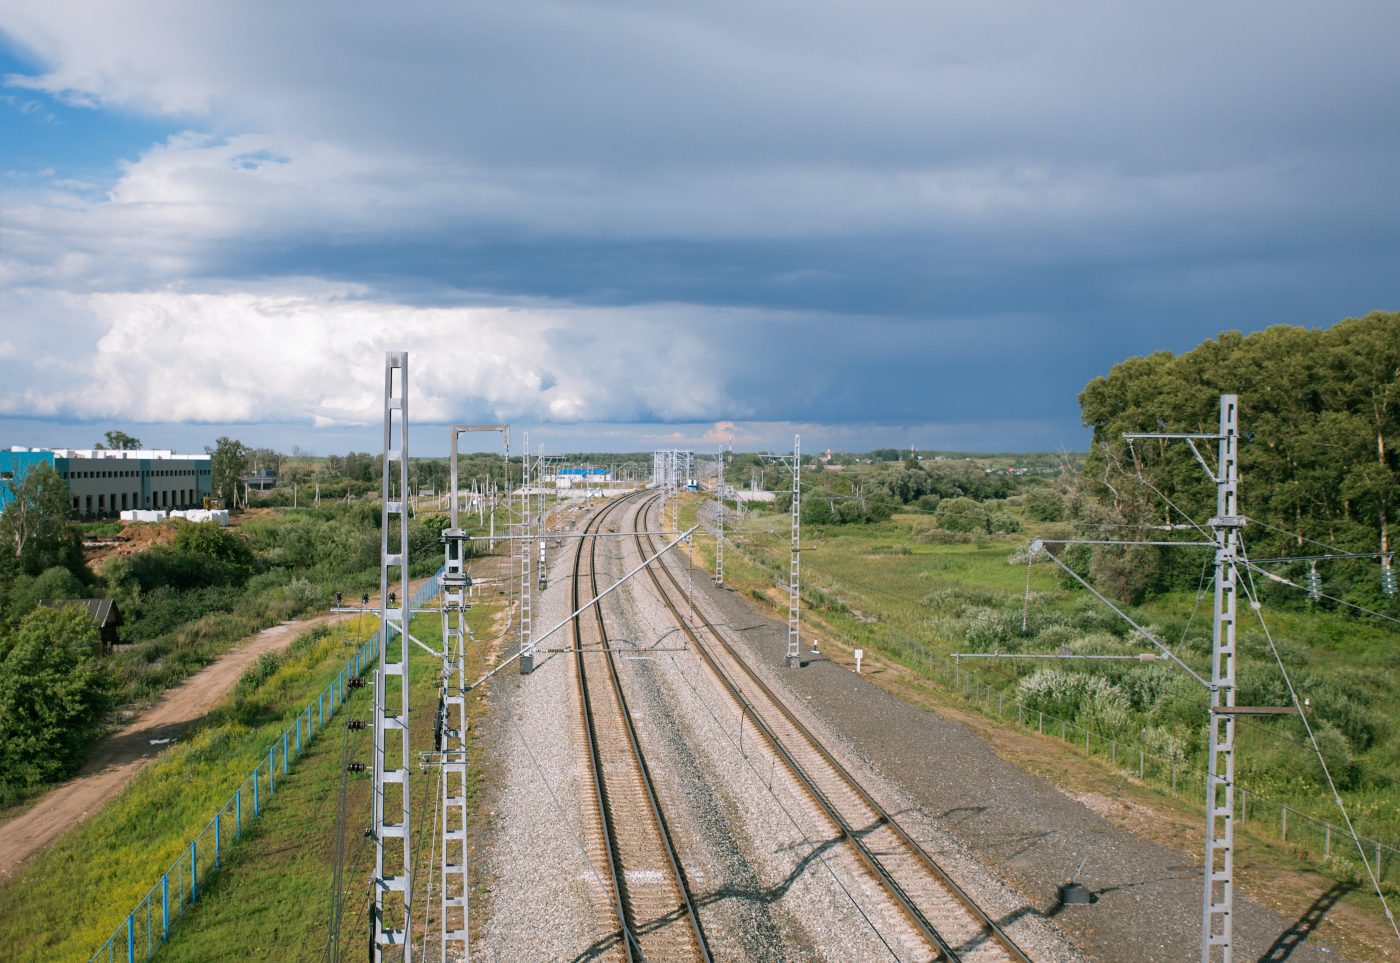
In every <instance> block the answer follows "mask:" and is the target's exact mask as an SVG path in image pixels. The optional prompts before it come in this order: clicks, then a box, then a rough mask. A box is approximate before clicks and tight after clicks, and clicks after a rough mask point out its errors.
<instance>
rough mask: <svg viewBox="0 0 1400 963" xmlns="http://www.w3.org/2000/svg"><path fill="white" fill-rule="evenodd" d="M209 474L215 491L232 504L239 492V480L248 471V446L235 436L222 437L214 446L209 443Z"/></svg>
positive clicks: (228, 503)
mask: <svg viewBox="0 0 1400 963" xmlns="http://www.w3.org/2000/svg"><path fill="white" fill-rule="evenodd" d="M204 450H205V451H206V452H207V453H208V454H209V476H210V483H211V485H212V487H213V490H214V492H215V493H216V494H217V495H218V496H219V497H220V498H222V499H223V500H224V504H225V505H232V504H233V500H234V497H235V496H236V495H237V494H238V480H239V479H240V478H242V477H243V476H244V475H246V474H247V473H248V447H247V446H246V445H244V444H243V442H241V441H238V440H237V439H235V438H220V439H219V440H218V441H216V442H215V443H214V447H213V448H210V447H208V446H207V445H206V446H205V448H204Z"/></svg>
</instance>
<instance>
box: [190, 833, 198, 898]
mask: <svg viewBox="0 0 1400 963" xmlns="http://www.w3.org/2000/svg"><path fill="white" fill-rule="evenodd" d="M198 846H199V840H194V841H192V842H191V843H190V902H191V903H197V902H198V901H199V863H198V858H199V857H198V853H199V850H198Z"/></svg>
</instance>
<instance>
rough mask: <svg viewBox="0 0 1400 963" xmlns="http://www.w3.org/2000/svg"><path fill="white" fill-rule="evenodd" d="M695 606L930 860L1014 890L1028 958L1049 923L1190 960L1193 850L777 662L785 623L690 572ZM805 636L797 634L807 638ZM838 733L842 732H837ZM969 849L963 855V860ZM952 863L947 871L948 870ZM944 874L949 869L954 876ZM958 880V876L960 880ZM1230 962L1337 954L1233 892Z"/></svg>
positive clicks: (971, 739) (1195, 927)
mask: <svg viewBox="0 0 1400 963" xmlns="http://www.w3.org/2000/svg"><path fill="white" fill-rule="evenodd" d="M694 584H695V585H696V586H697V588H700V589H701V591H700V594H699V604H702V605H704V606H705V608H706V609H707V611H710V612H711V614H712V617H713V618H715V620H716V621H723V622H725V623H727V624H728V625H730V626H733V627H734V629H735V630H736V631H735V632H734V637H735V638H737V639H740V640H742V644H743V645H744V646H746V648H747V650H748V651H749V652H750V653H751V654H752V656H753V658H754V663H755V664H756V665H761V666H763V667H765V669H766V672H767V677H768V678H770V679H775V680H777V681H779V682H780V683H781V684H783V685H784V686H786V687H787V689H788V690H789V691H791V692H792V693H793V695H794V697H795V699H794V701H795V702H796V703H797V704H800V705H805V706H806V708H807V709H808V713H809V715H811V716H813V717H815V718H817V719H819V720H821V721H822V722H823V723H825V724H827V728H828V732H829V733H832V734H833V735H832V738H837V739H838V741H839V742H842V743H844V744H846V745H847V746H848V748H849V751H850V754H852V755H854V756H855V757H858V758H859V759H862V760H866V761H868V763H869V766H870V767H871V769H872V770H874V771H875V772H876V773H878V774H879V775H878V777H875V778H873V779H872V781H871V782H870V783H869V784H868V786H867V787H868V788H869V789H870V790H871V791H872V792H873V793H874V794H875V795H876V796H877V797H878V798H880V799H881V800H882V802H883V803H884V804H885V805H886V807H887V808H889V809H891V811H894V812H897V813H898V814H899V818H900V820H901V822H903V823H905V824H906V826H907V827H908V828H910V829H911V830H912V829H913V828H914V827H915V826H918V827H920V831H921V832H928V833H930V834H931V837H930V838H936V839H941V840H943V843H942V845H941V846H940V844H938V843H935V844H934V846H936V847H939V848H930V852H931V853H933V855H934V857H935V859H938V860H940V862H945V861H946V860H948V859H949V858H957V857H956V851H961V850H964V849H965V850H969V851H970V852H971V853H972V854H973V855H974V856H975V859H976V860H980V862H981V863H984V864H986V866H988V867H991V868H992V869H993V870H994V871H995V872H996V874H997V875H998V876H999V877H1000V878H1002V879H1004V880H1006V881H1007V882H1008V883H1009V884H1010V885H1011V886H1013V887H1014V888H1015V890H1016V891H1017V892H1018V893H1019V894H1021V895H1020V897H1019V899H1017V900H1014V901H1013V902H1015V903H1017V905H1014V906H1013V905H1010V904H1006V903H1002V904H998V903H985V904H984V905H988V906H997V909H998V912H999V913H1000V914H1001V915H1000V916H999V920H1000V921H1001V922H1003V925H1009V926H1010V927H1011V928H1010V932H1012V934H1013V936H1015V937H1016V938H1017V940H1018V942H1021V943H1022V946H1023V948H1024V949H1026V950H1027V952H1028V953H1029V954H1030V955H1031V956H1032V957H1033V958H1035V959H1046V960H1059V959H1061V957H1059V956H1057V955H1042V954H1040V953H1036V952H1033V951H1032V948H1031V946H1029V945H1027V943H1026V942H1025V941H1024V940H1023V938H1022V936H1021V935H1020V934H1019V932H1018V931H1017V929H1016V928H1015V926H1016V925H1017V924H1018V923H1020V922H1022V921H1024V920H1028V919H1053V921H1054V923H1055V925H1056V927H1058V928H1059V929H1060V930H1061V931H1062V932H1063V933H1065V934H1066V935H1067V936H1068V937H1069V939H1070V940H1071V941H1073V942H1074V943H1075V944H1076V945H1077V946H1079V947H1080V948H1081V949H1082V950H1083V951H1084V952H1085V953H1086V954H1087V955H1088V956H1089V957H1090V958H1091V959H1094V960H1100V961H1104V963H1120V961H1121V963H1168V961H1171V963H1177V961H1182V960H1193V959H1198V958H1199V955H1200V912H1201V872H1200V863H1199V857H1196V858H1192V857H1191V856H1188V855H1186V854H1184V853H1181V852H1178V851H1176V850H1173V849H1168V848H1166V847H1163V846H1158V845H1155V844H1152V843H1149V842H1145V841H1143V840H1142V839H1139V838H1138V837H1136V836H1134V835H1133V834H1131V833H1130V832H1128V831H1126V830H1123V829H1120V828H1118V827H1116V826H1114V825H1113V824H1112V823H1110V822H1108V821H1107V820H1106V819H1104V818H1102V817H1101V816H1099V815H1097V814H1096V813H1094V812H1093V811H1091V810H1090V809H1089V808H1087V807H1086V806H1085V805H1083V804H1082V803H1081V802H1079V801H1077V800H1075V799H1072V798H1070V797H1069V796H1067V795H1065V794H1064V793H1062V792H1060V791H1059V790H1058V789H1056V788H1055V787H1053V786H1051V785H1049V784H1048V783H1046V782H1044V781H1043V780H1041V779H1039V778H1037V777H1034V776H1031V775H1028V774H1027V773H1025V772H1023V771H1021V770H1020V769H1018V768H1017V767H1015V766H1014V765H1011V764H1010V763H1007V762H1005V761H1003V760H1001V759H1000V758H998V757H997V755H996V753H995V752H994V751H993V750H992V748H991V747H990V746H989V745H988V744H987V743H986V742H985V741H984V740H983V739H982V738H981V737H980V736H978V735H977V734H976V733H975V732H973V731H972V730H971V729H969V728H968V727H967V726H965V725H963V724H961V723H958V722H953V721H950V720H947V719H943V718H941V717H940V716H938V715H936V714H934V713H931V712H927V711H924V710H922V709H919V708H916V707H914V706H912V705H910V704H909V703H907V702H904V701H903V700H900V699H897V698H895V697H894V696H892V695H890V694H889V693H887V692H885V691H884V690H883V689H881V688H880V687H879V686H876V685H874V684H873V683H871V682H869V681H867V680H865V679H862V678H860V677H859V676H857V675H855V674H854V673H853V672H852V671H850V670H849V669H847V668H845V667H844V666H841V665H838V664H835V663H833V662H829V661H826V660H825V659H823V658H821V657H811V656H810V654H809V652H808V650H807V649H806V648H805V647H804V655H805V656H808V658H809V661H808V663H807V664H806V665H805V666H804V667H803V668H802V669H801V670H799V671H796V672H794V671H791V670H788V669H786V668H785V667H784V666H783V662H784V657H785V655H786V652H787V624H786V622H785V621H782V622H780V621H778V620H776V619H772V618H769V617H767V616H765V615H762V614H759V613H757V612H756V611H755V610H754V608H753V607H752V606H751V605H750V604H749V603H748V602H747V601H746V600H745V599H744V598H742V597H740V596H738V595H737V594H735V593H733V592H729V591H725V590H722V589H715V588H714V587H713V585H712V583H711V579H710V576H709V574H708V573H705V572H701V571H699V570H697V573H696V576H695V582H694ZM804 638H805V637H804ZM834 733H840V736H839V737H836V736H835V735H834ZM1084 856H1088V857H1089V862H1088V865H1086V867H1085V869H1084V873H1083V875H1082V877H1081V882H1083V883H1085V884H1086V885H1087V886H1088V887H1089V888H1090V889H1091V890H1092V891H1093V892H1094V893H1095V895H1096V897H1097V902H1096V903H1094V904H1093V905H1090V906H1068V907H1064V906H1060V905H1059V903H1058V900H1057V898H1056V896H1057V887H1058V885H1059V884H1060V883H1063V882H1065V880H1066V879H1067V878H1068V877H1069V876H1070V875H1071V874H1072V873H1073V872H1074V869H1075V867H1076V866H1077V865H1078V863H1079V861H1080V859H1082V858H1083V857H1084ZM969 861H970V860H969V859H968V858H967V857H963V858H961V859H959V863H960V864H966V862H969ZM945 868H946V869H949V870H950V871H952V870H953V867H952V866H949V865H946V862H945ZM953 875H955V877H956V876H958V873H956V872H954V873H953ZM959 882H962V879H959ZM1235 910H1236V912H1235V931H1234V935H1235V959H1237V960H1251V961H1253V960H1261V961H1263V960H1269V961H1283V960H1288V961H1290V963H1314V961H1317V963H1321V961H1338V960H1342V959H1344V957H1343V956H1342V955H1341V954H1340V952H1338V951H1337V950H1335V949H1331V948H1327V947H1323V946H1318V945H1316V944H1314V943H1312V942H1308V941H1305V942H1303V943H1301V945H1298V946H1296V947H1294V948H1292V950H1291V952H1287V951H1286V950H1285V948H1284V940H1285V938H1286V937H1287V934H1288V932H1289V929H1290V923H1289V922H1286V921H1284V920H1283V919H1281V918H1280V917H1279V916H1278V915H1277V914H1275V913H1274V912H1273V911H1271V910H1269V909H1267V908H1266V907H1263V906H1260V905H1259V904H1257V903H1254V902H1252V901H1250V900H1248V899H1247V898H1245V897H1244V896H1243V895H1242V894H1241V893H1240V892H1239V891H1238V890H1237V891H1236V895H1235Z"/></svg>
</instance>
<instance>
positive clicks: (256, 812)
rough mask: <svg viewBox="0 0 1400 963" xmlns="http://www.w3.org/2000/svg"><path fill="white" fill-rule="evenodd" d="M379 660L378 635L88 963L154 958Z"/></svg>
mask: <svg viewBox="0 0 1400 963" xmlns="http://www.w3.org/2000/svg"><path fill="white" fill-rule="evenodd" d="M438 574H439V575H440V574H441V572H440V571H439V573H438ZM437 591H438V576H437V575H434V576H433V577H432V578H431V579H429V580H428V581H427V582H425V583H424V584H423V585H422V586H420V587H419V588H418V589H417V590H416V591H415V592H414V593H413V598H412V600H411V601H410V605H411V606H419V605H423V604H426V603H427V602H428V601H430V600H431V599H432V598H433V597H434V596H435V595H436V594H437ZM378 655H379V632H378V631H376V632H375V633H374V634H373V635H371V636H370V637H369V639H367V640H366V641H365V643H364V644H363V645H361V646H360V647H359V648H357V649H356V650H355V652H354V653H353V654H352V655H351V656H350V659H349V660H348V661H347V662H346V663H345V666H344V667H343V668H342V669H341V670H340V672H339V673H338V674H337V675H336V677H335V678H334V679H332V680H331V682H330V684H329V685H327V686H326V687H325V688H324V689H322V690H321V691H320V692H319V693H317V695H316V698H314V699H312V700H311V701H310V702H308V703H307V704H306V707H305V708H304V709H302V710H301V712H300V713H298V714H297V717H296V720H295V721H294V722H293V723H292V724H291V725H289V726H287V728H286V729H284V730H282V734H281V735H280V736H279V737H278V738H277V739H275V740H274V741H273V743H272V745H271V746H269V747H268V750H267V756H266V758H265V760H264V761H263V762H260V763H258V765H257V766H255V767H254V768H253V771H252V773H251V774H249V775H248V776H247V777H246V778H244V780H243V782H242V783H240V784H239V785H238V787H237V788H236V789H234V791H233V795H232V796H230V797H229V798H228V801H227V802H225V803H224V804H223V805H222V806H220V807H219V809H218V811H217V812H215V813H214V817H213V818H212V819H210V820H209V822H208V823H206V824H205V826H204V828H203V829H201V830H200V831H199V832H198V833H197V834H196V835H195V837H194V839H192V840H190V844H189V846H187V847H186V848H185V849H184V851H183V852H181V853H180V855H179V856H178V857H176V859H175V862H173V863H171V864H170V868H169V869H167V870H166V871H165V872H164V873H162V874H161V877H160V880H159V881H158V882H157V883H156V884H155V885H154V886H152V887H151V888H150V890H149V891H148V892H147V893H146V895H145V896H143V897H141V899H140V900H138V901H137V903H136V905H135V906H134V907H132V909H131V912H129V913H127V914H126V919H125V920H124V921H122V922H121V923H120V924H118V926H117V928H116V929H115V930H113V931H112V935H111V936H109V937H108V938H107V942H106V943H104V944H103V945H102V947H101V949H99V950H98V951H97V952H96V953H94V954H93V955H92V957H91V959H90V960H89V963H96V961H99V960H107V961H108V963H118V961H125V963H137V961H138V960H149V959H150V958H151V957H152V956H153V955H154V954H155V952H156V950H157V949H159V948H160V945H161V944H162V943H163V942H165V940H166V939H168V938H169V936H170V929H171V927H172V926H174V925H175V921H176V920H178V919H179V918H180V916H181V915H182V914H183V913H184V911H185V909H186V908H187V907H190V906H193V905H194V904H195V903H196V902H197V901H198V899H199V883H200V880H202V879H206V878H207V877H208V876H209V874H210V873H211V872H213V871H215V870H217V869H219V866H220V863H221V861H222V859H223V855H224V852H225V850H227V849H228V847H229V846H231V845H233V844H235V843H237V842H238V840H239V839H241V838H242V836H243V829H244V826H245V825H246V824H247V820H245V819H244V816H245V815H247V814H245V812H244V800H245V799H246V800H250V801H251V805H252V811H251V816H250V818H251V819H256V818H257V817H258V816H260V815H262V811H263V810H264V809H266V808H267V806H268V804H269V802H270V801H271V799H272V797H273V795H274V794H275V793H276V792H277V766H278V761H279V758H278V757H279V756H280V762H281V766H282V774H283V775H286V774H287V773H288V772H290V767H291V763H292V760H293V759H295V758H297V757H299V756H300V755H301V753H302V750H303V749H304V748H305V747H306V746H308V745H309V744H310V742H311V739H312V737H313V736H314V735H316V734H318V733H320V732H321V730H322V729H323V728H324V727H325V723H326V720H327V719H329V718H332V717H333V716H334V715H335V713H336V711H337V710H338V709H339V708H340V707H341V705H342V704H344V702H345V697H346V688H347V686H346V683H347V682H348V681H349V680H350V679H356V678H359V677H360V676H361V675H363V674H364V673H365V671H366V670H367V669H368V668H369V667H370V666H371V665H373V664H374V662H375V660H376V659H377V657H378Z"/></svg>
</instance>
